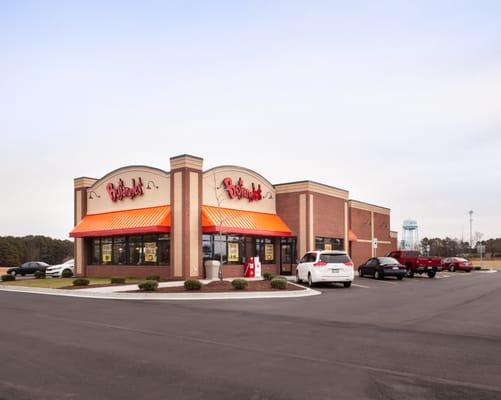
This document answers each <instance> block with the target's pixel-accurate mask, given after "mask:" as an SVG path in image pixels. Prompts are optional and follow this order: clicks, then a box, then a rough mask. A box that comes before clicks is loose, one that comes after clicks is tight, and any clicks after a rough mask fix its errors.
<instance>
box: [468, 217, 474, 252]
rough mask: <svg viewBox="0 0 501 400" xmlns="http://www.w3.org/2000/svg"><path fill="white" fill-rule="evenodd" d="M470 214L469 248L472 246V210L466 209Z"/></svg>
mask: <svg viewBox="0 0 501 400" xmlns="http://www.w3.org/2000/svg"><path fill="white" fill-rule="evenodd" d="M468 214H470V249H471V248H473V228H472V227H473V210H470V211H468Z"/></svg>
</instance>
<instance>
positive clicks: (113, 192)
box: [106, 178, 144, 201]
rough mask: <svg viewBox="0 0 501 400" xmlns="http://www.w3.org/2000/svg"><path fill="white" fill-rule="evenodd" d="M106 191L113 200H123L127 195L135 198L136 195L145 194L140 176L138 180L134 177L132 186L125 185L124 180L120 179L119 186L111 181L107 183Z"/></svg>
mask: <svg viewBox="0 0 501 400" xmlns="http://www.w3.org/2000/svg"><path fill="white" fill-rule="evenodd" d="M106 191H107V192H108V195H109V196H110V199H111V200H112V201H118V200H123V199H125V198H126V197H128V198H129V199H134V198H135V197H137V196H142V195H143V194H144V192H143V181H142V180H141V178H138V181H137V182H136V180H135V179H134V178H132V186H131V187H128V186H125V185H124V181H123V180H121V179H119V180H118V186H117V187H115V185H113V183H111V182H110V183H108V184H107V185H106Z"/></svg>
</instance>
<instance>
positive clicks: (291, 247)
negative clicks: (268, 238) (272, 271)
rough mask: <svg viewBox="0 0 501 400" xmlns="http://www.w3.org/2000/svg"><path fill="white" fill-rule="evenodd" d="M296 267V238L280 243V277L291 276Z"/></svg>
mask: <svg viewBox="0 0 501 400" xmlns="http://www.w3.org/2000/svg"><path fill="white" fill-rule="evenodd" d="M295 267H296V238H282V239H281V241H280V275H292V274H293V273H294V269H295Z"/></svg>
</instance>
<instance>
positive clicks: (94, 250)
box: [90, 238, 101, 264]
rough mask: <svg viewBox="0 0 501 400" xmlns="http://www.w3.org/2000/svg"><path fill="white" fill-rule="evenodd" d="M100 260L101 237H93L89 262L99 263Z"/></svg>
mask: <svg viewBox="0 0 501 400" xmlns="http://www.w3.org/2000/svg"><path fill="white" fill-rule="evenodd" d="M100 260H101V239H100V238H95V239H92V242H91V260H90V262H91V264H99V263H100Z"/></svg>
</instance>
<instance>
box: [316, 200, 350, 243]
mask: <svg viewBox="0 0 501 400" xmlns="http://www.w3.org/2000/svg"><path fill="white" fill-rule="evenodd" d="M344 204H345V200H343V199H340V198H337V197H332V196H327V195H324V194H320V193H314V194H313V215H314V216H313V232H314V236H323V237H331V238H341V239H344Z"/></svg>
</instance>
